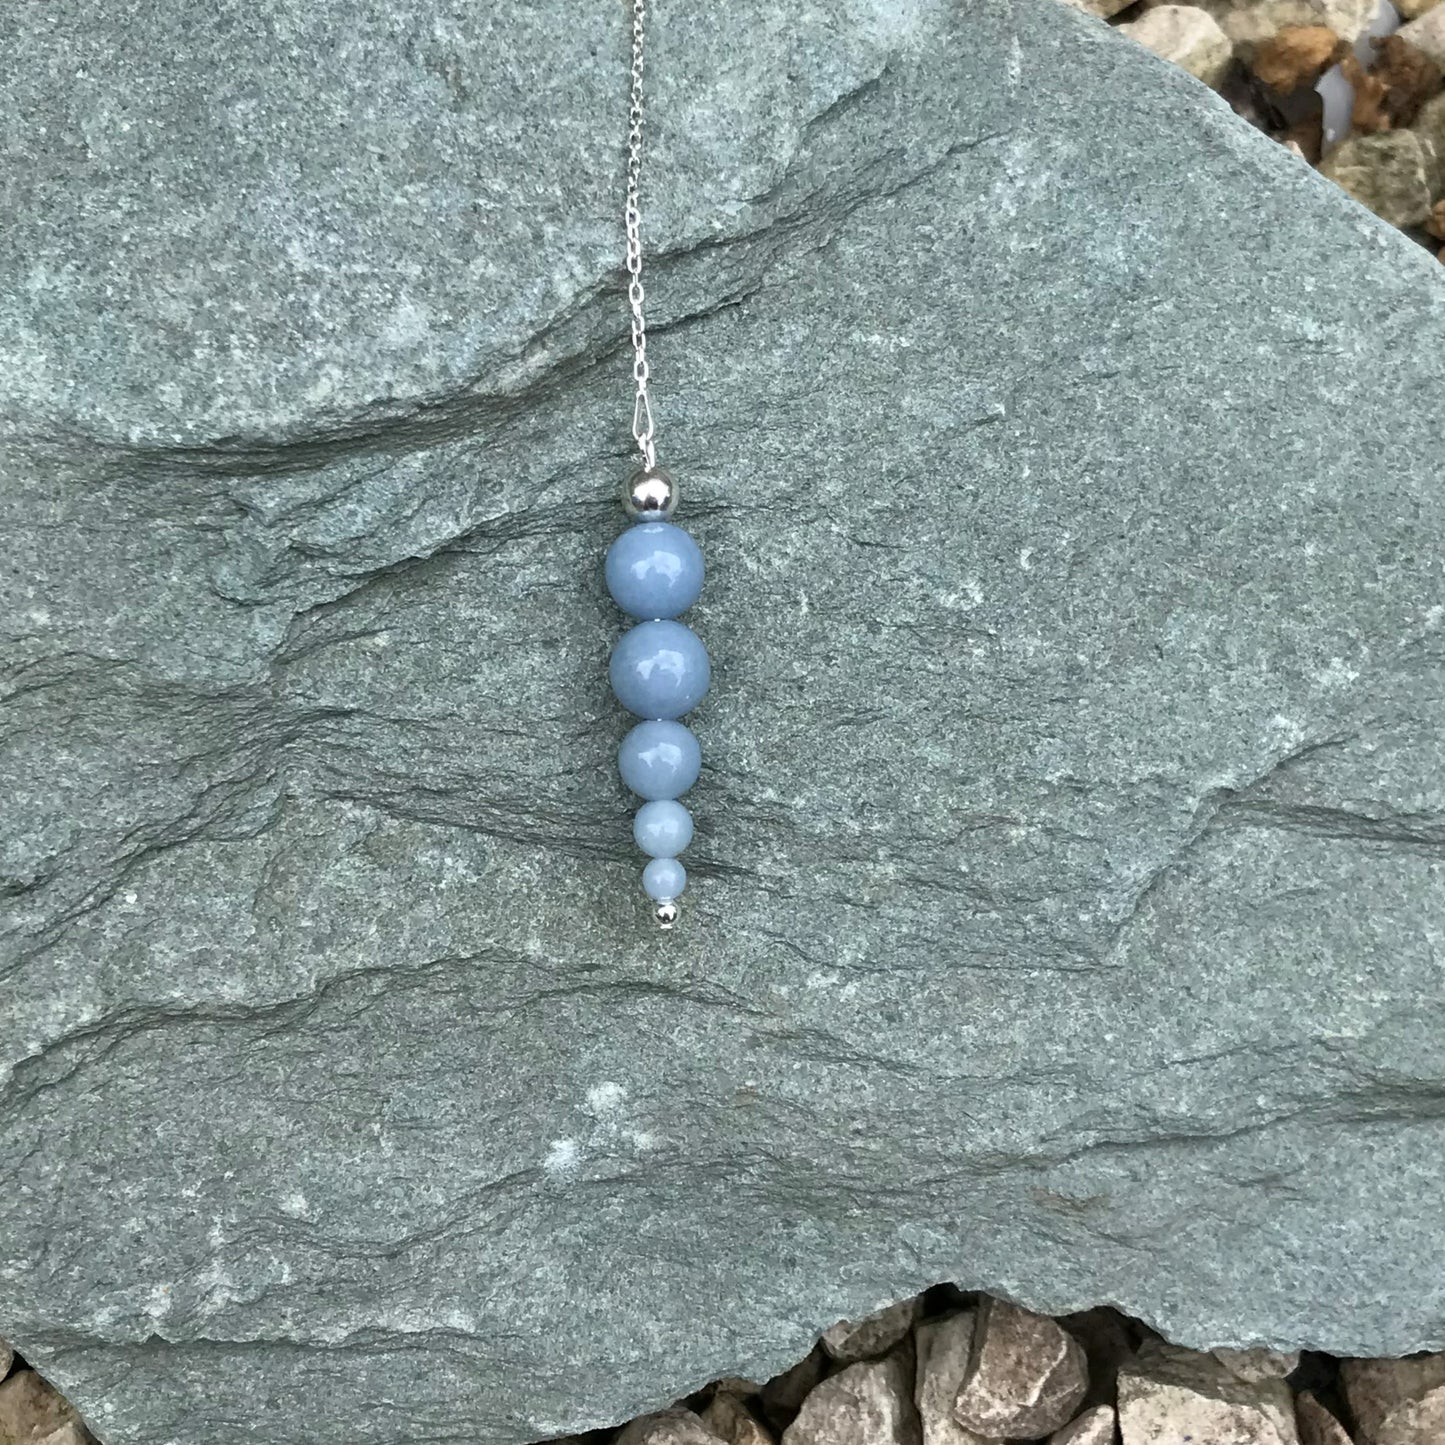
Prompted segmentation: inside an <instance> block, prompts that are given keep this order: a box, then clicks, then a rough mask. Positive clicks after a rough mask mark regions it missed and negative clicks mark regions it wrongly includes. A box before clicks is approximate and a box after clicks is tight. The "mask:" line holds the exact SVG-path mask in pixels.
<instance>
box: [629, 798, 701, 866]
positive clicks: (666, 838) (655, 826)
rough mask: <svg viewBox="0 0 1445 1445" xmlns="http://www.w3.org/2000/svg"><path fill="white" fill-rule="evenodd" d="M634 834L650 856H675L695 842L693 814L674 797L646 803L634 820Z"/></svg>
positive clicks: (638, 843)
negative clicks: (693, 837) (673, 799)
mask: <svg viewBox="0 0 1445 1445" xmlns="http://www.w3.org/2000/svg"><path fill="white" fill-rule="evenodd" d="M632 836H633V838H634V839H635V840H636V841H637V846H638V847H639V848H641V849H642V851H643V852H644V853H646V854H647V855H648V857H649V858H676V857H677V855H678V854H679V853H681V852H682V850H683V849H684V848H686V847H687V845H688V844H689V843H691V842H692V814H691V813H689V812H688V811H687V809H686V808H684V807H683V806H682V804H681V803H674V802H673V801H672V799H671V798H660V799H658V801H657V802H655V803H644V804H643V805H642V806H641V807H640V808H639V809H638V810H637V816H636V817H635V818H634V819H633V820H632Z"/></svg>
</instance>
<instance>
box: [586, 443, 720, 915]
mask: <svg viewBox="0 0 1445 1445" xmlns="http://www.w3.org/2000/svg"><path fill="white" fill-rule="evenodd" d="M623 505H624V506H625V508H626V509H627V515H628V516H629V517H631V518H632V523H633V525H632V526H631V527H629V528H628V529H627V531H625V532H624V533H623V534H622V535H621V536H620V537H618V538H617V540H616V541H615V542H613V544H612V545H611V547H609V548H608V549H607V568H606V570H607V590H608V591H609V592H610V593H611V594H612V600H613V601H614V602H616V603H617V605H618V606H619V607H620V608H621V609H622V610H623V611H624V612H625V613H626V614H627V615H628V616H629V617H633V618H636V619H637V625H636V626H635V627H632V628H629V629H628V631H626V632H624V633H623V634H622V636H621V638H620V639H618V642H617V646H616V647H614V648H613V649H612V664H611V668H610V675H611V679H612V691H613V692H614V693H615V694H616V695H617V700H618V702H620V703H621V704H622V705H623V707H625V708H626V709H627V710H628V712H631V713H635V714H636V715H637V716H638V717H640V718H641V719H642V721H641V722H640V723H638V724H637V726H636V727H634V728H633V729H632V731H631V732H630V733H628V734H627V736H626V737H625V738H623V740H622V746H621V747H620V748H619V749H618V752H617V765H618V768H619V769H620V771H621V773H622V781H623V782H624V783H626V784H627V786H628V787H629V788H631V789H632V791H633V792H634V793H636V794H637V795H638V797H640V798H642V799H643V800H644V801H643V804H642V806H641V807H640V808H639V809H638V810H637V816H636V818H635V819H634V820H633V824H632V836H633V837H634V838H635V839H636V840H637V846H638V847H639V848H641V849H642V851H643V852H644V853H646V854H647V855H648V858H649V859H650V861H649V862H648V864H647V866H646V867H645V868H643V870H642V886H643V889H644V891H645V892H646V893H647V896H648V897H649V898H651V899H653V900H654V901H655V902H656V905H657V907H656V911H655V916H656V918H657V921H658V922H659V923H660V924H661V925H662V926H663V927H664V928H671V927H672V925H673V924H674V923H676V922H677V914H678V909H677V898H678V895H679V894H680V893H681V892H682V890H683V885H684V884H685V883H686V882H687V871H686V869H684V868H683V866H682V864H681V863H680V862H679V861H678V854H679V853H681V852H682V851H683V849H684V848H686V847H687V845H688V843H689V842H691V841H692V815H691V814H690V813H689V812H688V811H687V809H686V808H684V807H683V805H682V804H681V803H679V802H678V801H677V800H678V799H679V798H680V797H681V796H682V795H683V794H684V793H685V792H687V790H688V789H689V788H690V787H692V785H693V784H694V783H695V782H696V781H697V775H698V770H699V769H700V768H701V766H702V750H701V749H700V748H699V747H698V745H697V739H696V738H695V737H693V735H692V733H691V732H690V731H689V730H688V729H687V728H686V727H684V726H683V724H682V723H680V722H679V721H678V719H679V718H680V717H682V716H683V714H685V713H688V712H691V711H692V709H693V708H694V707H696V706H697V705H698V703H699V702H701V701H702V699H703V695H704V694H705V693H706V692H707V687H708V682H709V680H710V676H711V669H710V667H709V664H708V657H707V649H706V648H705V647H704V646H703V645H702V642H701V640H700V639H699V638H698V636H697V634H696V633H695V632H694V631H693V630H692V629H691V628H690V627H687V626H685V625H684V624H683V623H681V622H678V621H677V620H676V619H677V618H678V616H679V615H680V614H681V613H683V612H686V611H687V609H688V608H689V607H691V606H692V604H693V603H694V602H696V601H697V598H698V594H699V593H700V592H701V591H702V576H703V565H702V553H701V552H700V551H699V550H698V545H697V543H696V542H694V541H693V540H692V538H691V537H689V536H688V535H687V533H686V532H684V531H683V530H682V528H681V527H677V526H674V525H673V524H672V522H671V521H669V520H668V519H669V518H670V517H671V516H672V513H673V510H674V509H675V508H676V506H677V487H676V485H675V484H674V482H673V480H672V478H671V477H670V476H668V474H667V473H666V472H665V471H663V470H662V469H661V468H660V467H646V468H644V469H643V470H641V471H638V472H636V473H634V474H633V475H632V477H630V478H629V479H628V482H627V485H626V487H625V488H624V490H623Z"/></svg>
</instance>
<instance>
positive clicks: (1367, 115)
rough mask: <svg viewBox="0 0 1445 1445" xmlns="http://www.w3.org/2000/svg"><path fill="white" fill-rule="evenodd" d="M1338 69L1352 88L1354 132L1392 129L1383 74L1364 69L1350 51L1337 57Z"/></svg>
mask: <svg viewBox="0 0 1445 1445" xmlns="http://www.w3.org/2000/svg"><path fill="white" fill-rule="evenodd" d="M1340 69H1341V70H1342V71H1344V73H1345V79H1346V80H1348V81H1349V82H1350V85H1351V86H1352V87H1353V89H1354V92H1355V105H1354V109H1353V110H1352V111H1351V112H1350V124H1351V126H1352V127H1353V128H1354V131H1355V134H1356V135H1374V134H1376V133H1377V132H1379V131H1382V130H1393V129H1394V125H1393V123H1392V122H1391V120H1390V111H1389V107H1388V105H1387V104H1386V94H1387V92H1388V91H1389V84H1388V83H1387V82H1386V80H1385V78H1384V77H1383V76H1381V75H1375V74H1373V73H1372V72H1370V71H1368V70H1366V69H1365V67H1364V66H1363V65H1361V64H1360V62H1359V61H1358V60H1357V59H1356V58H1355V55H1354V53H1353V52H1350V53H1347V54H1345V55H1342V56H1341V57H1340Z"/></svg>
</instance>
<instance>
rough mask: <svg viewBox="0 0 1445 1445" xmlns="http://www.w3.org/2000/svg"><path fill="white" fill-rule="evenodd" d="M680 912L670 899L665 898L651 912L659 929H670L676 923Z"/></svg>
mask: <svg viewBox="0 0 1445 1445" xmlns="http://www.w3.org/2000/svg"><path fill="white" fill-rule="evenodd" d="M680 912H681V909H679V908H678V906H677V904H676V903H674V902H673V901H672V899H671V898H665V899H664V900H663V901H662V902H661V903H659V904H658V905H657V907H656V908H654V909H653V910H652V916H653V917H654V918H655V919H657V925H658V927H659V928H671V927H672V925H673V924H674V923H676V922H677V915H678V914H679V913H680Z"/></svg>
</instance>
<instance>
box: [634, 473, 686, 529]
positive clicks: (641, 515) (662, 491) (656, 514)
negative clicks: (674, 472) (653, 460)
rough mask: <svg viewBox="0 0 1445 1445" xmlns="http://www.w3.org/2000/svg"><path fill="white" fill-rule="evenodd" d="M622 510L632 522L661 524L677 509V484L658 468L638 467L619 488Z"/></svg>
mask: <svg viewBox="0 0 1445 1445" xmlns="http://www.w3.org/2000/svg"><path fill="white" fill-rule="evenodd" d="M622 507H623V510H624V511H625V512H626V513H627V515H628V516H629V517H631V518H632V520H633V521H634V522H665V521H667V519H668V518H669V517H671V516H672V514H673V512H675V511H676V510H677V483H676V482H675V481H673V479H672V476H671V475H670V474H669V473H668V472H665V471H663V469H662V468H661V467H639V468H638V469H637V470H636V471H635V472H633V474H632V475H631V476H630V477H628V479H627V480H626V482H624V483H623V485H622Z"/></svg>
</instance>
